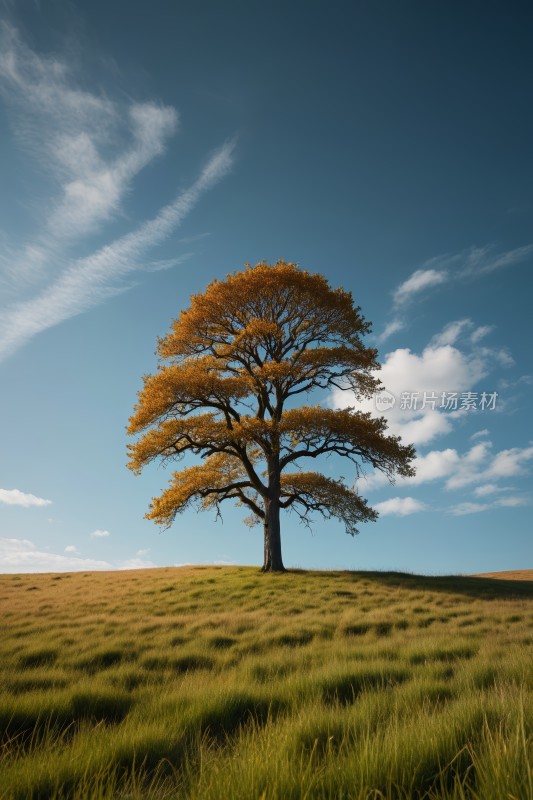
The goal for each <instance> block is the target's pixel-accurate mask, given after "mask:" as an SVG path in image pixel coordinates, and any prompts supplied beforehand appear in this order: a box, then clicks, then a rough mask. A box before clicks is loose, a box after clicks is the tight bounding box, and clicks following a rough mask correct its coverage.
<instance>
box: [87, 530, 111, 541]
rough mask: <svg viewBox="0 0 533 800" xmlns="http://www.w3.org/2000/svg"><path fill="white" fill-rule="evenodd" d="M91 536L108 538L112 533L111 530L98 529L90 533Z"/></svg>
mask: <svg viewBox="0 0 533 800" xmlns="http://www.w3.org/2000/svg"><path fill="white" fill-rule="evenodd" d="M90 536H91V539H107V538H108V537H109V536H111V534H110V532H109V531H103V530H100V529H98V530H96V531H93V532H92V533H91V534H90Z"/></svg>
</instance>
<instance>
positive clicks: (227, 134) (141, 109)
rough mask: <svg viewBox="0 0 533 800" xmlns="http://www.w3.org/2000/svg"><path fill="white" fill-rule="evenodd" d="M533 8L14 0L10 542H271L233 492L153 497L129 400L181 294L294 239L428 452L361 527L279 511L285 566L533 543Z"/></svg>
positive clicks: (376, 495)
mask: <svg viewBox="0 0 533 800" xmlns="http://www.w3.org/2000/svg"><path fill="white" fill-rule="evenodd" d="M532 17H533V14H532V11H531V9H530V8H529V7H528V5H527V4H525V3H519V2H516V3H511V4H507V5H505V6H504V5H502V4H499V3H487V2H483V3H481V2H472V3H468V4H465V3H460V2H451V3H445V4H444V3H440V4H437V3H432V4H428V3H425V2H421V1H420V2H403V3H398V2H393V0H389V1H388V2H383V3H379V4H378V3H372V2H370V0H369V1H368V2H358V3H341V2H339V3H333V4H325V3H318V2H317V3H309V2H305V3H304V2H300V0H295V2H292V3H289V4H287V3H280V2H271V3H259V2H255V1H254V0H247V1H246V2H237V1H235V2H231V3H227V4H222V3H219V2H215V1H214V0H212V1H210V2H207V1H205V2H204V1H203V0H202V1H201V2H195V3H193V2H184V3H174V2H170V0H167V1H166V2H164V1H163V0H158V1H157V2H154V3H152V4H150V5H149V6H148V5H147V4H146V3H141V2H138V1H137V0H127V2H126V0H114V1H113V3H111V4H110V3H107V2H105V3H104V2H103V1H102V0H93V2H91V3H82V2H77V3H76V2H69V1H68V0H61V2H59V0H50V1H49V2H46V3H44V2H43V3H41V2H37V0H35V2H26V0H19V1H18V2H7V1H6V0H3V2H0V18H1V27H0V137H1V147H0V176H1V181H0V382H1V383H0V385H1V389H2V390H1V395H0V410H1V413H0V442H1V459H0V571H4V572H18V571H59V570H70V569H84V570H85V569H116V568H128V567H135V566H151V565H157V566H163V565H172V564H185V563H199V562H202V563H245V564H260V563H261V560H262V542H261V531H260V530H259V529H258V528H256V529H252V530H250V529H248V528H247V527H246V526H244V525H243V524H242V517H243V516H244V515H243V514H241V513H240V511H239V509H234V508H233V507H231V506H228V508H227V512H226V513H225V514H224V522H223V524H222V523H220V522H216V521H215V520H214V519H213V517H212V515H210V514H198V515H197V514H195V513H187V514H185V515H183V516H181V517H178V519H177V521H176V523H175V524H174V526H173V527H172V528H171V529H170V530H168V531H166V532H159V530H158V528H157V527H156V526H154V525H153V524H152V523H151V522H148V521H147V520H144V519H143V515H144V513H145V511H146V509H147V506H148V503H149V501H150V499H151V497H152V496H153V495H156V494H159V493H160V491H161V490H162V489H163V488H165V486H166V483H167V478H168V475H167V474H166V472H165V471H164V470H163V469H161V468H156V467H154V468H153V469H152V468H150V469H148V470H146V471H145V472H144V473H143V474H142V476H141V477H135V476H133V475H132V474H131V473H130V472H129V471H128V470H127V469H126V467H125V463H126V435H125V425H126V423H127V419H128V417H129V415H130V414H131V412H132V409H133V405H134V403H135V400H136V392H137V390H138V389H139V388H140V386H141V376H142V375H143V374H145V373H149V372H152V371H154V369H155V366H156V359H155V356H154V349H155V346H156V338H157V336H161V335H164V334H165V333H166V332H167V330H168V328H169V326H170V323H171V321H172V319H173V318H174V317H176V316H177V315H178V313H179V311H180V309H182V308H184V307H186V306H187V305H188V301H189V297H190V295H191V294H193V293H196V292H199V291H202V290H203V289H204V288H205V286H206V285H207V283H209V281H210V280H212V279H213V278H215V277H217V278H221V277H223V276H224V275H226V274H227V273H228V272H232V271H234V270H235V269H239V268H241V267H242V266H243V265H244V263H245V262H251V263H257V262H258V261H261V260H263V259H266V260H267V261H270V262H275V261H276V260H277V259H279V258H283V259H285V260H287V261H293V262H297V263H299V264H300V265H301V266H302V267H304V268H306V269H309V270H310V271H316V272H321V273H323V274H324V275H326V277H327V278H328V279H329V281H330V282H331V284H332V285H333V286H340V285H342V286H343V287H344V288H346V289H349V290H350V291H352V293H353V295H354V298H355V300H356V302H357V304H359V305H361V307H362V309H363V312H364V314H365V316H366V317H367V319H369V320H371V321H372V322H373V326H374V327H373V333H372V335H371V336H370V337H368V344H373V345H376V346H378V348H379V352H380V360H381V362H382V364H383V369H382V371H381V380H382V381H383V383H384V384H385V386H386V387H387V389H388V390H389V391H390V393H391V395H392V396H393V397H394V399H395V404H394V407H392V408H390V409H386V410H385V412H384V413H385V414H386V415H387V416H388V418H389V423H390V427H391V429H392V430H393V431H394V432H395V433H399V434H401V435H402V437H403V438H404V439H405V441H410V442H414V443H415V445H416V447H417V452H418V462H417V475H416V477H415V478H414V479H411V480H408V481H398V482H397V483H396V484H395V485H394V486H391V485H389V484H387V483H385V482H383V481H382V480H381V478H380V476H379V475H372V474H367V476H366V478H364V479H362V480H361V481H360V482H359V484H358V487H359V489H360V491H361V492H362V493H363V494H364V495H365V496H367V497H368V499H369V500H370V502H371V503H372V505H374V507H376V508H377V509H378V510H379V511H380V512H381V513H380V519H379V520H378V522H377V523H373V524H368V525H365V526H362V529H361V533H360V535H359V536H358V537H356V538H354V539H352V538H351V537H348V536H346V534H345V533H344V531H343V528H342V527H341V526H340V525H338V524H336V523H334V522H324V521H323V520H321V519H320V518H317V519H316V522H315V524H314V525H313V526H312V530H311V531H309V530H307V529H306V528H305V527H302V526H300V525H298V523H297V521H296V520H295V519H292V518H291V517H290V516H287V517H286V518H284V519H283V521H282V526H283V528H282V537H283V539H282V544H283V552H284V560H285V563H286V565H288V566H299V567H314V568H323V569H326V568H345V569H367V568H368V569H376V568H377V569H396V570H409V571H414V572H429V573H444V572H461V573H469V572H470V573H471V572H482V571H489V570H504V569H518V568H531V567H533V545H532V526H531V522H530V519H531V511H532V508H531V505H532V496H531V474H532V471H533V430H532V424H531V407H532V402H531V401H532V395H533V365H532V363H531V296H532V288H533V285H532V284H533V280H532V268H533V225H532V222H533V197H532V189H531V187H532V185H533V181H532V178H533V175H532V161H533V156H532V154H533V149H532V144H531V143H532V133H533V111H532V106H531V97H530V88H531V76H532V71H533V55H532V52H531V47H530V42H531V34H532V23H533V18H532ZM452 392H455V393H456V394H457V401H458V402H457V409H456V410H454V409H453V405H454V404H453V398H452V397H451V393H452ZM469 392H470V393H472V394H470V395H468V394H467V393H469ZM424 393H426V403H425V405H424V403H423V400H424ZM483 393H485V395H486V397H485V400H482V396H483ZM443 396H444V399H445V403H447V404H448V405H449V406H451V407H449V408H442V407H441V406H442V399H443ZM491 397H492V402H489V399H490V398H491ZM468 398H469V399H470V401H471V402H470V404H471V405H474V406H476V408H471V409H466V408H462V407H461V406H462V405H465V404H467V402H466V401H467V399H468ZM320 400H321V401H322V402H324V403H326V404H330V405H334V406H339V407H340V406H342V405H349V404H350V398H348V397H346V396H345V395H341V394H340V393H337V394H335V395H332V396H326V395H324V397H321V398H320ZM415 401H416V408H415V407H414V406H415ZM485 401H486V402H487V404H488V405H487V407H486V408H484V409H482V408H481V406H482V405H483V404H484V403H485ZM369 403H370V405H369V406H368V407H369V408H374V406H373V405H372V403H373V401H369ZM422 406H424V407H422ZM432 406H434V407H432ZM492 406H494V407H492ZM374 410H375V409H374ZM376 413H377V412H376ZM380 413H381V412H380ZM322 466H323V468H324V470H325V471H327V472H328V474H335V475H340V474H342V475H344V477H345V479H346V480H347V481H349V482H353V480H354V479H355V474H354V472H353V468H352V467H351V465H349V464H347V463H342V462H333V461H329V462H326V463H325V464H323V465H322Z"/></svg>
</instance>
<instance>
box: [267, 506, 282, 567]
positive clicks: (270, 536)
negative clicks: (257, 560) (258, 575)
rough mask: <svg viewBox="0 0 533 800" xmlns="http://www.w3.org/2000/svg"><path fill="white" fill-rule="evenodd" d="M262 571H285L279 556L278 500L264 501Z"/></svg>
mask: <svg viewBox="0 0 533 800" xmlns="http://www.w3.org/2000/svg"><path fill="white" fill-rule="evenodd" d="M263 572H285V567H284V566H283V559H282V557H281V529H280V523H279V500H277V499H276V500H267V501H266V503H265V552H264V560H263Z"/></svg>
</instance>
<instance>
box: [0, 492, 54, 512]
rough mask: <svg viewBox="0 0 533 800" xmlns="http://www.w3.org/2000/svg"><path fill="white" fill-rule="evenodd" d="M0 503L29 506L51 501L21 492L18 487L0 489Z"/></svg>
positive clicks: (41, 504)
mask: <svg viewBox="0 0 533 800" xmlns="http://www.w3.org/2000/svg"><path fill="white" fill-rule="evenodd" d="M0 503H5V504H6V505H8V506H24V507H25V508H28V507H29V506H49V505H50V504H51V503H52V501H51V500H45V499H44V498H42V497H36V495H34V494H28V493H27V492H21V491H20V489H0Z"/></svg>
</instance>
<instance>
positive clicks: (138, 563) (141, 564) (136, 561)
mask: <svg viewBox="0 0 533 800" xmlns="http://www.w3.org/2000/svg"><path fill="white" fill-rule="evenodd" d="M157 566H158V565H157V564H155V563H154V562H153V561H148V560H147V559H145V558H137V557H135V558H128V559H126V561H120V562H119V564H118V567H117V569H119V570H126V569H151V568H152V567H157Z"/></svg>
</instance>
